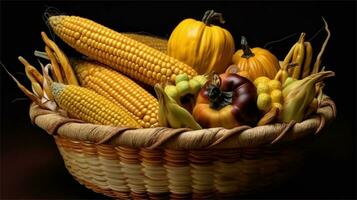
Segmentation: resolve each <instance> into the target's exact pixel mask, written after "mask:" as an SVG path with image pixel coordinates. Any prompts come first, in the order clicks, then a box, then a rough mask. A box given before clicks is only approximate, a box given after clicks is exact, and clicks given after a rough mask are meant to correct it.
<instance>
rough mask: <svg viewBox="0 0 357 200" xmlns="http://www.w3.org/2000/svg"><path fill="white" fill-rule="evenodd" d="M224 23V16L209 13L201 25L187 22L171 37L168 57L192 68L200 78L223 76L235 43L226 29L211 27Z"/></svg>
mask: <svg viewBox="0 0 357 200" xmlns="http://www.w3.org/2000/svg"><path fill="white" fill-rule="evenodd" d="M213 20H219V21H220V22H221V23H224V20H223V18H222V14H221V13H216V12H214V11H213V10H209V11H206V13H205V15H204V17H203V19H202V21H197V20H195V19H191V18H189V19H185V20H183V21H182V22H180V23H179V24H178V25H177V26H176V28H175V29H174V30H173V32H172V33H171V35H170V38H169V41H168V49H167V50H168V55H170V56H172V57H174V58H176V59H178V60H180V61H182V62H184V63H186V64H188V65H190V66H191V67H193V68H194V69H195V70H196V71H197V72H198V73H199V74H205V73H209V72H211V71H214V72H216V73H222V72H224V70H225V68H227V67H228V66H229V64H230V63H231V58H232V56H233V54H234V51H235V49H234V40H233V37H232V35H231V34H230V33H229V32H228V31H227V30H226V29H224V28H221V27H219V26H215V25H212V24H211V22H212V21H213Z"/></svg>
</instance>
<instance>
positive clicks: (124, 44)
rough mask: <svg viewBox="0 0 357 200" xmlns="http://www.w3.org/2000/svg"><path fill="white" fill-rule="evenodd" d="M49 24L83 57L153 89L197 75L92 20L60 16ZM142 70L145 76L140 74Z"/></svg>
mask: <svg viewBox="0 0 357 200" xmlns="http://www.w3.org/2000/svg"><path fill="white" fill-rule="evenodd" d="M48 20H49V24H50V26H51V27H52V29H53V31H54V32H55V33H56V35H58V36H59V37H60V38H61V39H62V40H63V41H65V42H66V43H67V44H69V45H70V46H71V47H73V48H74V49H76V50H77V51H79V52H80V53H83V54H84V55H86V56H88V57H90V58H92V59H94V60H97V61H99V62H101V63H104V64H107V65H108V66H110V67H112V68H114V69H115V70H118V71H120V72H122V73H124V74H126V75H128V76H130V77H132V78H134V79H137V80H140V81H142V82H144V83H147V84H149V85H152V86H154V85H155V84H156V83H165V82H173V81H174V80H175V77H176V75H178V74H180V73H186V74H187V75H188V76H189V77H190V78H192V77H193V76H195V75H197V72H196V71H195V70H194V69H193V68H192V67H190V66H188V65H186V64H184V63H182V62H180V61H178V60H176V59H174V58H172V57H170V56H168V55H166V54H164V53H162V52H160V51H158V50H156V49H154V48H151V47H149V46H147V45H145V44H143V43H141V42H138V41H136V40H134V39H131V38H129V37H127V36H124V35H123V34H120V33H118V32H116V31H114V30H111V29H109V28H107V27H105V26H102V25H100V24H98V23H96V22H94V21H91V20H89V19H86V18H82V17H77V16H66V15H59V16H52V17H50V18H49V19H48ZM155 66H158V67H159V68H160V71H158V72H155ZM140 68H144V69H143V70H142V72H144V73H138V72H140ZM164 68H166V69H167V70H166V74H162V73H161V69H164ZM154 72H155V73H154ZM169 72H170V73H169ZM172 72H174V73H172ZM164 75H165V78H166V79H162V77H163V76H164Z"/></svg>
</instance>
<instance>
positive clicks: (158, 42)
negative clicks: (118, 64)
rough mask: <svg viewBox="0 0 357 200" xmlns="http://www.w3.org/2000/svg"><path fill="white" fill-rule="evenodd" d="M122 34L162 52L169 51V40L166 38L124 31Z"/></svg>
mask: <svg viewBox="0 0 357 200" xmlns="http://www.w3.org/2000/svg"><path fill="white" fill-rule="evenodd" d="M122 34H123V35H125V36H127V37H130V38H131V39H134V40H136V41H138V42H141V43H144V44H146V45H148V46H149V47H152V48H154V49H157V50H159V51H161V52H162V53H165V54H166V53H167V40H165V39H162V38H159V37H155V36H150V35H144V34H137V33H122Z"/></svg>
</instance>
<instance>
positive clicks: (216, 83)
mask: <svg viewBox="0 0 357 200" xmlns="http://www.w3.org/2000/svg"><path fill="white" fill-rule="evenodd" d="M220 85H221V79H220V78H219V76H218V75H217V74H214V75H213V78H212V81H211V85H210V86H209V87H208V99H209V101H210V107H211V108H213V109H216V110H219V109H221V108H223V107H224V106H226V105H229V104H232V97H233V92H224V91H222V90H221V89H220Z"/></svg>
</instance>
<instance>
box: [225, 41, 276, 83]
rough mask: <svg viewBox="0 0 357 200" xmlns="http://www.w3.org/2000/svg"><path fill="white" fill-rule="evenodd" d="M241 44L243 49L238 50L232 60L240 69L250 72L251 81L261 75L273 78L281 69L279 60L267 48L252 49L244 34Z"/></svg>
mask: <svg viewBox="0 0 357 200" xmlns="http://www.w3.org/2000/svg"><path fill="white" fill-rule="evenodd" d="M241 45H242V49H240V50H238V51H237V52H236V53H235V54H234V55H233V58H232V62H233V63H234V64H235V65H237V67H238V68H239V70H240V71H246V72H248V74H249V77H250V78H251V79H252V80H251V81H254V80H255V79H256V78H257V77H259V76H267V77H269V78H270V79H273V78H274V77H275V74H276V73H277V72H278V70H279V69H280V65H279V60H278V59H277V58H276V57H275V56H274V55H273V54H272V53H270V51H268V50H266V49H263V48H260V47H255V48H252V49H251V48H250V47H249V45H248V42H247V39H246V38H245V37H244V36H242V40H241Z"/></svg>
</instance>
